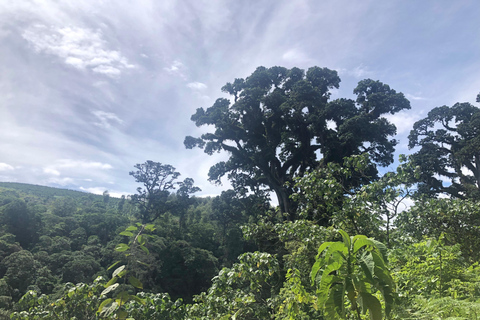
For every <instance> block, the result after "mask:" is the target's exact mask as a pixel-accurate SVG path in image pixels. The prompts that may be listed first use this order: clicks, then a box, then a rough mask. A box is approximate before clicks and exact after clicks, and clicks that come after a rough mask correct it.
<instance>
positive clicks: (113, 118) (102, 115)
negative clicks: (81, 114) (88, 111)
mask: <svg viewBox="0 0 480 320" xmlns="http://www.w3.org/2000/svg"><path fill="white" fill-rule="evenodd" d="M92 113H93V114H94V115H95V117H97V119H98V122H94V124H95V125H96V126H99V127H102V128H104V129H109V128H110V127H111V126H112V122H116V123H119V124H122V123H123V120H122V119H120V118H119V117H117V115H116V114H115V113H112V112H105V111H101V110H95V111H92Z"/></svg>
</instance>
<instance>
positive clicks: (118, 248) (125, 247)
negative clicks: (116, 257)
mask: <svg viewBox="0 0 480 320" xmlns="http://www.w3.org/2000/svg"><path fill="white" fill-rule="evenodd" d="M128 249H130V247H129V246H128V245H126V244H125V243H119V244H118V245H117V246H116V247H115V251H118V252H124V251H127V250H128Z"/></svg>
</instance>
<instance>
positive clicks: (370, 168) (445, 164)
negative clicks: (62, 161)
mask: <svg viewBox="0 0 480 320" xmlns="http://www.w3.org/2000/svg"><path fill="white" fill-rule="evenodd" d="M339 83H340V79H339V77H338V75H337V73H336V72H335V71H332V70H329V69H326V68H318V67H313V68H310V69H309V70H307V71H306V72H305V71H304V70H301V69H298V68H292V69H286V68H281V67H273V68H263V67H260V68H258V69H257V70H256V71H255V72H254V73H253V74H252V75H251V76H249V77H247V78H246V79H235V81H234V82H233V83H227V84H226V85H225V86H224V87H223V88H222V90H223V91H224V92H226V93H228V94H230V95H231V96H232V99H231V100H228V99H218V100H217V101H216V102H215V104H214V105H213V106H212V107H210V108H208V109H206V110H204V109H203V108H199V109H197V111H196V113H195V114H194V115H193V116H192V120H193V121H194V122H195V123H196V125H197V126H202V125H210V127H209V128H210V129H214V130H213V132H209V133H206V134H204V135H202V136H201V137H199V138H194V137H187V138H186V139H185V145H186V147H187V148H192V147H200V148H203V149H204V150H205V152H206V153H207V154H212V153H214V152H220V151H226V152H228V153H229V155H230V158H229V159H228V160H227V161H224V162H220V163H218V164H216V165H214V166H213V167H212V168H211V169H210V171H209V178H210V180H211V181H213V182H220V181H221V179H222V177H224V176H227V177H228V179H229V180H230V181H231V183H232V186H233V189H232V190H228V191H225V192H223V193H222V194H221V195H220V196H217V197H214V198H197V197H195V196H194V194H195V193H196V192H197V191H198V190H199V189H198V188H197V187H196V186H195V184H194V181H193V180H192V179H190V178H186V179H184V180H183V181H181V180H179V176H180V173H178V172H176V171H175V168H174V167H173V166H171V165H167V164H162V163H158V162H154V161H146V162H145V163H143V164H137V165H135V167H134V168H135V170H134V171H132V172H130V175H131V176H132V177H133V178H134V179H135V181H136V182H138V183H139V184H140V185H141V187H139V188H138V192H137V194H135V195H132V196H130V197H129V198H128V199H127V198H123V199H118V200H114V201H113V200H112V199H111V198H110V197H109V196H108V193H104V195H103V197H100V198H98V197H96V198H92V196H84V197H80V198H75V199H74V198H69V197H66V196H63V197H56V196H53V197H50V198H49V199H50V200H45V199H42V197H41V196H38V195H35V196H32V195H31V194H30V195H28V193H27V192H23V191H21V190H20V189H16V190H14V189H12V188H10V189H6V188H4V189H3V192H2V193H1V195H2V200H1V201H0V205H1V207H0V218H1V223H2V224H1V228H2V236H1V237H0V250H1V251H0V254H2V258H3V259H2V262H1V263H0V277H1V280H0V296H1V297H0V303H1V305H0V308H3V311H2V312H3V313H2V314H3V316H4V317H11V319H71V318H76V319H132V318H133V319H357V320H360V319H367V318H369V319H374V320H377V319H383V318H389V319H448V318H455V319H475V318H477V317H478V316H479V315H480V300H479V299H480V266H479V265H478V263H479V259H480V254H479V252H480V236H479V229H480V209H479V208H480V206H479V205H478V204H479V203H478V201H479V200H480V197H479V195H480V192H479V190H480V140H479V139H480V135H479V134H478V132H479V129H480V109H479V108H477V107H475V106H473V105H471V104H469V103H458V104H455V105H454V106H452V107H446V106H444V107H439V108H435V109H433V110H432V111H431V112H430V113H429V114H428V116H427V117H426V118H425V119H422V120H420V121H418V122H416V123H415V125H414V127H413V129H412V131H411V133H410V136H409V145H410V147H411V148H416V149H415V150H416V151H415V152H414V153H412V154H411V155H409V156H401V157H400V159H399V163H400V164H399V165H398V167H397V168H396V170H395V171H393V172H387V173H384V174H379V172H380V171H381V169H380V167H382V166H387V165H390V164H391V163H392V162H393V153H394V151H395V146H396V144H397V141H396V140H395V139H392V136H393V135H394V134H395V132H396V128H395V126H394V125H393V124H392V123H390V122H389V121H388V120H387V119H386V118H385V117H384V116H385V115H386V114H395V113H397V112H400V111H405V110H408V109H409V108H410V104H409V102H408V100H407V99H406V98H405V97H404V95H403V94H402V93H397V92H396V91H395V90H393V89H391V88H390V87H389V86H388V85H386V84H383V83H381V82H379V81H373V80H370V79H366V80H362V81H360V82H359V84H358V86H357V87H356V88H355V89H354V93H355V94H356V95H357V98H356V100H352V99H336V100H332V101H330V90H331V89H333V88H338V86H339ZM477 102H480V95H479V96H478V97H477ZM319 155H320V156H319ZM269 192H273V193H274V194H275V196H276V197H277V199H278V202H279V206H278V208H272V207H270V205H269ZM89 199H90V200H89ZM237 257H238V258H237ZM27 290H28V291H27ZM25 292H26V294H25ZM0 316H1V315H0Z"/></svg>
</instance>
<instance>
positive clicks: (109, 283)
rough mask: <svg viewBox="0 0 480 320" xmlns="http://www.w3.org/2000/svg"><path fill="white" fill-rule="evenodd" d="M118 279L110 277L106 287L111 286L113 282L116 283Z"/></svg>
mask: <svg viewBox="0 0 480 320" xmlns="http://www.w3.org/2000/svg"><path fill="white" fill-rule="evenodd" d="M117 280H118V278H117V277H113V278H112V279H110V281H108V282H107V284H106V285H105V288H108V287H110V286H111V285H112V284H114V283H116V282H117Z"/></svg>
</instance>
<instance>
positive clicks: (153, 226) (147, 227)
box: [145, 223, 155, 232]
mask: <svg viewBox="0 0 480 320" xmlns="http://www.w3.org/2000/svg"><path fill="white" fill-rule="evenodd" d="M145 230H147V231H150V232H153V231H154V230H155V225H154V224H151V223H149V224H147V225H145Z"/></svg>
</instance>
